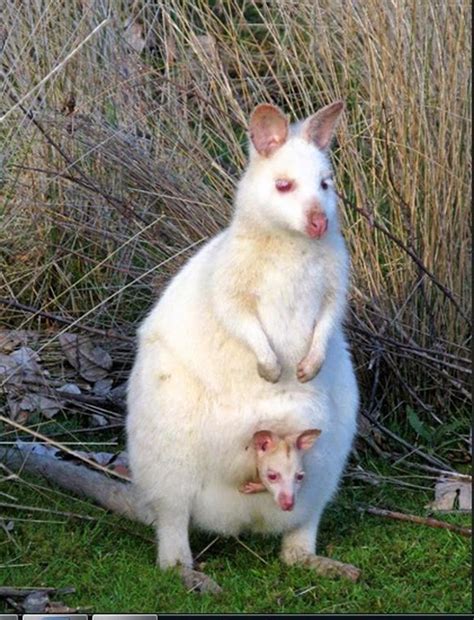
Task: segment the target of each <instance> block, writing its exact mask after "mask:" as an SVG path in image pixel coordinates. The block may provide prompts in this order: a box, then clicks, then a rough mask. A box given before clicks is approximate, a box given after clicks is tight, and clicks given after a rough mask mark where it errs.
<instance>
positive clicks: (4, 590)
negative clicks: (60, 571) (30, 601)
mask: <svg viewBox="0 0 474 620" xmlns="http://www.w3.org/2000/svg"><path fill="white" fill-rule="evenodd" d="M75 591H76V589H75V588H73V587H69V588H45V587H43V586H38V587H36V588H35V587H21V588H10V587H8V586H0V598H5V597H10V596H11V597H13V598H24V597H25V596H28V594H32V593H33V592H49V593H51V594H55V593H60V594H72V593H74V592H75Z"/></svg>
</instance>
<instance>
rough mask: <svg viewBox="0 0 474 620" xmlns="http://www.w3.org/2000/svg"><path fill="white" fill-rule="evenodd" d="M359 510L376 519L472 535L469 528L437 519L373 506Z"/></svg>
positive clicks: (467, 535)
mask: <svg viewBox="0 0 474 620" xmlns="http://www.w3.org/2000/svg"><path fill="white" fill-rule="evenodd" d="M359 510H361V511H363V512H367V513H369V514H371V515H377V516H378V517H386V518H387V519H395V520H398V521H409V522H410V523H418V524H420V525H428V526H429V527H438V528H442V529H444V530H450V531H452V532H456V533H457V534H460V535H461V536H466V537H469V536H471V535H472V530H471V528H469V527H461V526H460V525H453V524H452V523H446V522H445V521H439V520H438V519H432V518H431V517H419V516H417V515H411V514H406V513H404V512H396V511H393V510H385V509H384V508H376V507H375V506H367V507H360V508H359Z"/></svg>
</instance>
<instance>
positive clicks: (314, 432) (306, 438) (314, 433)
mask: <svg viewBox="0 0 474 620" xmlns="http://www.w3.org/2000/svg"><path fill="white" fill-rule="evenodd" d="M319 435H321V431H320V430H319V429H317V428H312V429H310V430H308V431H304V432H303V433H301V435H298V438H297V439H296V447H297V448H298V450H309V448H311V446H312V445H313V444H314V442H315V441H316V439H317V438H318V437H319Z"/></svg>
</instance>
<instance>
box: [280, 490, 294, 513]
mask: <svg viewBox="0 0 474 620" xmlns="http://www.w3.org/2000/svg"><path fill="white" fill-rule="evenodd" d="M278 503H279V504H280V508H281V509H282V510H293V506H294V505H295V498H294V496H293V495H287V494H286V493H282V494H281V495H280V496H279V497H278Z"/></svg>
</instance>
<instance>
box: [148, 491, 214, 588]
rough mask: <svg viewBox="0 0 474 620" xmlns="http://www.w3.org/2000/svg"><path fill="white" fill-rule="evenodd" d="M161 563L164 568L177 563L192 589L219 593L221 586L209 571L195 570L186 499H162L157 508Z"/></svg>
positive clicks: (158, 558)
mask: <svg viewBox="0 0 474 620" xmlns="http://www.w3.org/2000/svg"><path fill="white" fill-rule="evenodd" d="M155 527H156V538H157V543H158V557H157V563H158V564H159V566H160V568H162V569H167V568H171V567H174V566H176V567H177V568H178V571H179V574H180V576H181V579H182V580H183V583H184V585H185V587H186V589H188V590H189V591H192V592H198V593H200V594H204V593H206V592H209V593H211V594H218V593H219V592H221V591H222V589H221V588H220V586H219V585H218V584H217V583H216V582H215V581H213V580H212V579H211V578H210V577H208V576H207V575H206V574H204V573H202V572H200V571H197V570H194V568H193V558H192V553H191V547H190V545H189V507H188V506H187V505H186V503H185V502H181V503H177V502H172V503H171V502H166V501H161V502H160V503H159V506H158V509H157V510H156V520H155Z"/></svg>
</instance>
